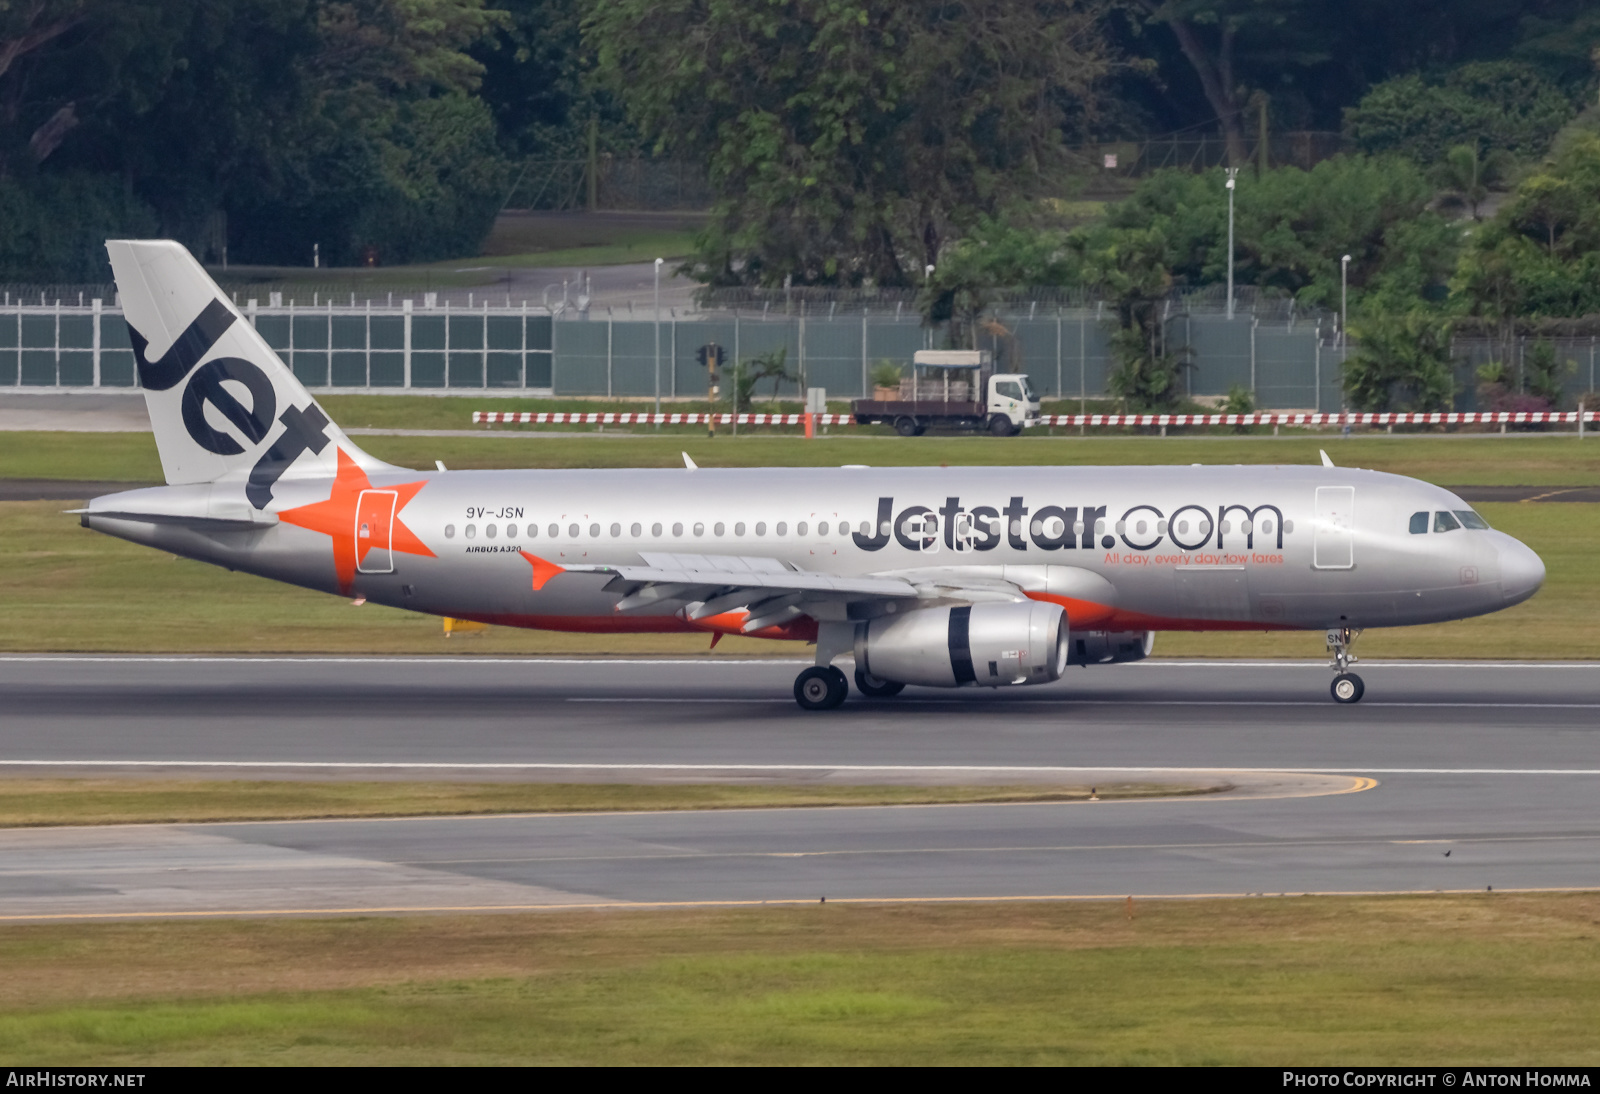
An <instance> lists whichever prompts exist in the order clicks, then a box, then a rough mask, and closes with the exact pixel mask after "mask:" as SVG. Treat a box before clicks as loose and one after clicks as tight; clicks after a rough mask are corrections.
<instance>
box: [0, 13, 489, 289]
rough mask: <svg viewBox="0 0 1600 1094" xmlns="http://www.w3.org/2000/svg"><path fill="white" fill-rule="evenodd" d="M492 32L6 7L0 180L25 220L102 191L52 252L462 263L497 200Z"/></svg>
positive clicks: (420, 19)
mask: <svg viewBox="0 0 1600 1094" xmlns="http://www.w3.org/2000/svg"><path fill="white" fill-rule="evenodd" d="M19 13H20V14H19ZM24 16H26V17H27V18H31V19H33V22H32V23H28V22H27V20H26V19H24V18H23V17H24ZM19 20H20V21H19ZM52 20H54V21H53V22H52ZM502 21H503V20H502V16H501V15H500V14H499V13H497V12H494V11H492V10H490V9H489V8H487V7H486V6H485V3H484V0H22V2H11V3H8V2H6V0H0V59H3V60H5V62H6V63H5V65H0V176H4V175H5V174H6V173H7V172H9V175H10V177H11V178H12V179H13V180H15V182H14V185H15V186H16V187H20V190H19V191H18V192H17V196H16V198H15V200H16V202H17V203H20V204H16V206H15V207H16V208H19V209H22V208H24V207H26V208H33V209H46V208H48V209H52V210H56V211H57V212H62V211H63V210H62V208H61V207H60V206H59V204H55V203H52V199H51V197H50V192H51V191H52V190H53V189H54V188H59V187H61V186H63V185H64V184H65V182H66V180H67V179H69V178H74V179H79V180H80V181H79V182H77V183H74V184H73V186H74V187H77V189H75V190H74V192H77V193H83V194H85V195H90V194H101V193H102V191H103V192H104V193H103V194H102V197H98V198H93V199H90V198H87V197H86V200H85V204H84V205H83V210H84V211H83V213H82V215H81V217H80V216H78V215H77V214H75V213H73V211H72V210H71V209H70V208H68V209H65V210H64V212H65V215H66V216H67V218H68V222H67V224H64V225H60V226H58V228H59V231H60V232H62V233H66V234H69V235H70V234H71V233H72V232H78V231H80V229H81V230H82V231H88V230H89V226H90V225H91V224H92V225H93V233H91V234H94V233H103V234H121V233H125V232H131V231H135V230H138V231H139V232H140V234H151V233H154V232H160V233H162V234H166V235H170V236H172V237H174V238H177V239H180V240H183V241H184V242H185V243H187V244H188V245H189V246H190V247H191V248H192V249H194V250H195V251H196V252H197V253H199V254H200V255H201V256H202V257H203V258H204V257H210V258H212V259H213V260H215V259H219V258H221V252H222V250H223V248H225V247H227V246H228V245H229V243H230V239H231V244H232V249H233V255H232V257H233V258H234V259H235V260H238V259H241V258H242V259H245V260H249V259H252V258H254V259H256V260H266V261H292V262H305V261H307V260H308V259H309V257H310V254H311V246H312V244H313V243H314V242H320V243H322V244H323V255H324V256H325V257H326V258H327V259H328V260H329V261H354V260H355V259H356V257H357V256H358V255H359V253H360V250H361V248H362V246H364V245H365V244H370V243H378V244H379V245H380V247H381V248H382V249H383V250H384V251H385V257H393V256H397V255H399V254H401V253H408V254H410V255H411V256H414V257H443V256H444V255H446V254H452V253H454V254H459V253H462V252H464V251H466V252H470V251H471V250H473V249H475V247H476V245H477V243H478V242H479V241H480V240H481V238H482V236H483V234H484V232H485V231H486V230H487V226H488V223H489V220H488V217H491V216H492V214H493V210H494V208H495V207H496V205H497V203H498V200H499V198H500V197H501V196H503V192H504V191H503V182H502V180H501V177H500V176H501V175H502V174H503V170H502V166H503V165H502V164H501V162H500V158H499V156H498V153H497V150H496V148H495V146H494V139H493V138H494V127H493V120H492V118H491V117H490V116H489V115H488V113H487V111H486V110H485V109H484V108H483V106H482V104H481V103H480V102H478V101H477V100H476V99H474V98H472V94H473V92H474V90H475V88H476V82H477V80H478V78H479V75H480V74H481V72H482V67H481V65H479V64H478V62H476V61H475V60H473V59H472V58H471V57H470V56H469V55H468V54H467V53H466V52H465V51H466V49H467V48H468V47H469V46H471V45H472V44H473V43H474V42H476V41H478V40H480V39H481V38H482V37H483V35H484V34H486V33H488V32H489V31H490V30H492V29H493V28H495V27H497V26H499V25H500V24H501V22H502ZM19 27H20V28H21V29H20V30H19V29H18V28H19ZM30 27H31V28H34V29H39V28H45V29H54V30H55V31H56V32H55V33H53V34H51V35H45V34H44V33H43V31H42V30H40V31H39V33H34V34H32V37H29V36H28V35H27V34H25V33H23V32H24V31H28V30H29V28H30ZM23 46H27V48H23ZM486 135H487V137H488V140H487V141H486V140H484V137H485V136H486ZM91 179H92V180H94V181H93V183H92V184H91V183H90V182H89V181H86V180H91ZM84 187H87V189H84ZM112 191H116V192H117V193H118V194H120V195H121V196H120V197H118V198H116V199H112V198H111V197H109V196H105V195H109V194H110V193H111V192H112ZM485 210H487V213H486V212H485ZM152 212H153V214H154V216H153V219H154V222H155V223H154V226H153V227H151V226H150V225H149V220H150V219H151V217H150V215H149V214H150V213H152ZM107 217H114V218H115V220H116V221H117V223H118V224H120V227H119V226H117V225H116V224H113V223H111V222H109V221H108V220H107ZM75 219H76V221H77V223H76V224H74V223H73V221H74V220H75ZM385 233H387V234H385ZM41 238H42V237H41ZM102 239H103V235H102ZM41 246H43V244H42V243H41ZM68 249H69V250H71V251H72V253H73V254H75V255H76V254H78V251H77V250H76V249H74V248H68ZM45 253H50V254H57V253H63V252H60V251H59V249H57V250H50V249H49V248H46V251H43V252H40V254H41V255H43V254H45ZM19 261H20V260H19ZM52 261H54V260H52ZM62 261H63V262H65V263H66V265H62V266H57V268H58V269H60V270H61V271H63V272H62V275H63V276H64V275H65V271H66V270H67V269H68V268H69V267H70V268H72V269H74V270H76V271H77V273H78V275H84V274H85V271H84V270H83V268H82V264H81V262H79V261H78V259H76V258H75V259H72V260H71V261H67V260H65V259H63V260H62ZM25 264H26V263H25ZM48 265H49V264H48V263H46V264H45V267H41V266H40V264H39V263H37V262H34V263H32V264H31V265H28V268H30V269H32V270H34V271H35V274H37V275H39V276H43V269H44V268H48ZM12 268H13V269H20V268H21V267H17V266H13V267H12ZM92 273H93V275H94V276H96V277H103V276H106V275H107V274H108V273H109V271H108V270H107V268H106V265H105V261H104V256H103V255H101V256H100V257H99V258H98V259H96V260H95V262H94V269H93V271H92Z"/></svg>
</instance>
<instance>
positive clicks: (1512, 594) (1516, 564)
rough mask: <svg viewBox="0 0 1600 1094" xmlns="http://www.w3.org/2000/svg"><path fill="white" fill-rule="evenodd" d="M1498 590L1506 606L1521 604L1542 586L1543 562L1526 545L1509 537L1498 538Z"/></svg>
mask: <svg viewBox="0 0 1600 1094" xmlns="http://www.w3.org/2000/svg"><path fill="white" fill-rule="evenodd" d="M1495 546H1496V547H1497V548H1498V549H1499V551H1500V590H1501V592H1502V593H1503V594H1504V596H1505V598H1506V604H1507V605H1511V604H1521V603H1522V602H1523V601H1524V600H1526V599H1528V598H1529V597H1530V596H1532V595H1533V594H1534V593H1536V592H1538V591H1539V586H1541V585H1543V584H1544V560H1543V559H1541V558H1540V557H1539V556H1538V555H1536V554H1534V553H1533V551H1532V549H1531V548H1529V547H1528V546H1527V544H1525V543H1522V542H1521V541H1519V540H1515V539H1512V538H1511V537H1510V536H1501V537H1499V542H1498V543H1496V545H1495Z"/></svg>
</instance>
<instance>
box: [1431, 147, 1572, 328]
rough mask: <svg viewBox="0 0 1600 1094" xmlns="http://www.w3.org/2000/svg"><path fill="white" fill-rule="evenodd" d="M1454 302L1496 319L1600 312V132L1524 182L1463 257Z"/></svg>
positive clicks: (1506, 322)
mask: <svg viewBox="0 0 1600 1094" xmlns="http://www.w3.org/2000/svg"><path fill="white" fill-rule="evenodd" d="M1451 293H1452V296H1453V298H1454V300H1455V303H1456V305H1457V307H1459V308H1460V309H1461V310H1463V311H1466V312H1468V313H1469V314H1472V315H1481V316H1484V317H1485V318H1488V319H1491V320H1493V321H1494V322H1495V323H1496V325H1497V326H1498V327H1499V328H1500V331H1501V336H1502V338H1503V339H1504V340H1505V343H1506V347H1507V348H1506V350H1505V354H1506V356H1507V358H1508V359H1509V354H1510V352H1511V350H1510V341H1511V338H1512V336H1513V334H1514V330H1513V323H1514V321H1515V319H1516V318H1518V317H1528V318H1538V317H1544V316H1580V315H1593V314H1595V313H1597V312H1600V137H1597V136H1595V135H1593V134H1587V133H1580V134H1576V135H1574V136H1573V138H1572V139H1571V140H1570V141H1567V142H1566V143H1565V144H1564V146H1563V147H1562V149H1561V150H1560V151H1559V152H1558V153H1557V155H1556V157H1555V159H1554V160H1553V161H1551V162H1550V163H1549V164H1548V165H1546V166H1545V167H1544V168H1542V169H1541V170H1539V171H1536V172H1534V173H1533V174H1531V175H1529V176H1528V177H1527V178H1526V179H1524V180H1523V182H1522V184H1521V185H1520V186H1518V187H1517V190H1516V192H1515V193H1514V194H1513V195H1512V197H1511V200H1510V201H1508V202H1506V204H1505V205H1504V206H1502V207H1501V209H1500V211H1499V213H1498V214H1496V216H1495V217H1494V218H1493V219H1492V220H1490V221H1489V222H1487V223H1486V224H1485V225H1484V226H1483V228H1482V230H1481V231H1479V232H1477V233H1476V234H1475V236H1474V237H1473V240H1472V245H1471V246H1470V247H1468V248H1467V249H1466V251H1465V252H1464V253H1463V254H1462V256H1461V261H1460V264H1459V265H1458V267H1457V269H1456V273H1455V277H1454V279H1453V280H1452V282H1451Z"/></svg>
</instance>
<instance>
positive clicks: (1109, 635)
mask: <svg viewBox="0 0 1600 1094" xmlns="http://www.w3.org/2000/svg"><path fill="white" fill-rule="evenodd" d="M1155 643H1156V632H1155V631H1080V632H1079V633H1078V634H1077V635H1075V636H1074V637H1073V639H1072V649H1071V651H1070V652H1069V653H1068V655H1067V664H1069V665H1120V664H1122V663H1123V662H1126V661H1143V660H1144V659H1145V658H1146V657H1149V656H1150V650H1151V648H1152V647H1154V646H1155Z"/></svg>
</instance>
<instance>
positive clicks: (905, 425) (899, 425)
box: [894, 418, 922, 437]
mask: <svg viewBox="0 0 1600 1094" xmlns="http://www.w3.org/2000/svg"><path fill="white" fill-rule="evenodd" d="M894 431H895V432H896V433H898V434H900V436H902V437H915V436H918V435H919V434H921V433H922V430H920V429H918V428H917V420H916V419H915V418H896V419H895V420H894Z"/></svg>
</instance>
